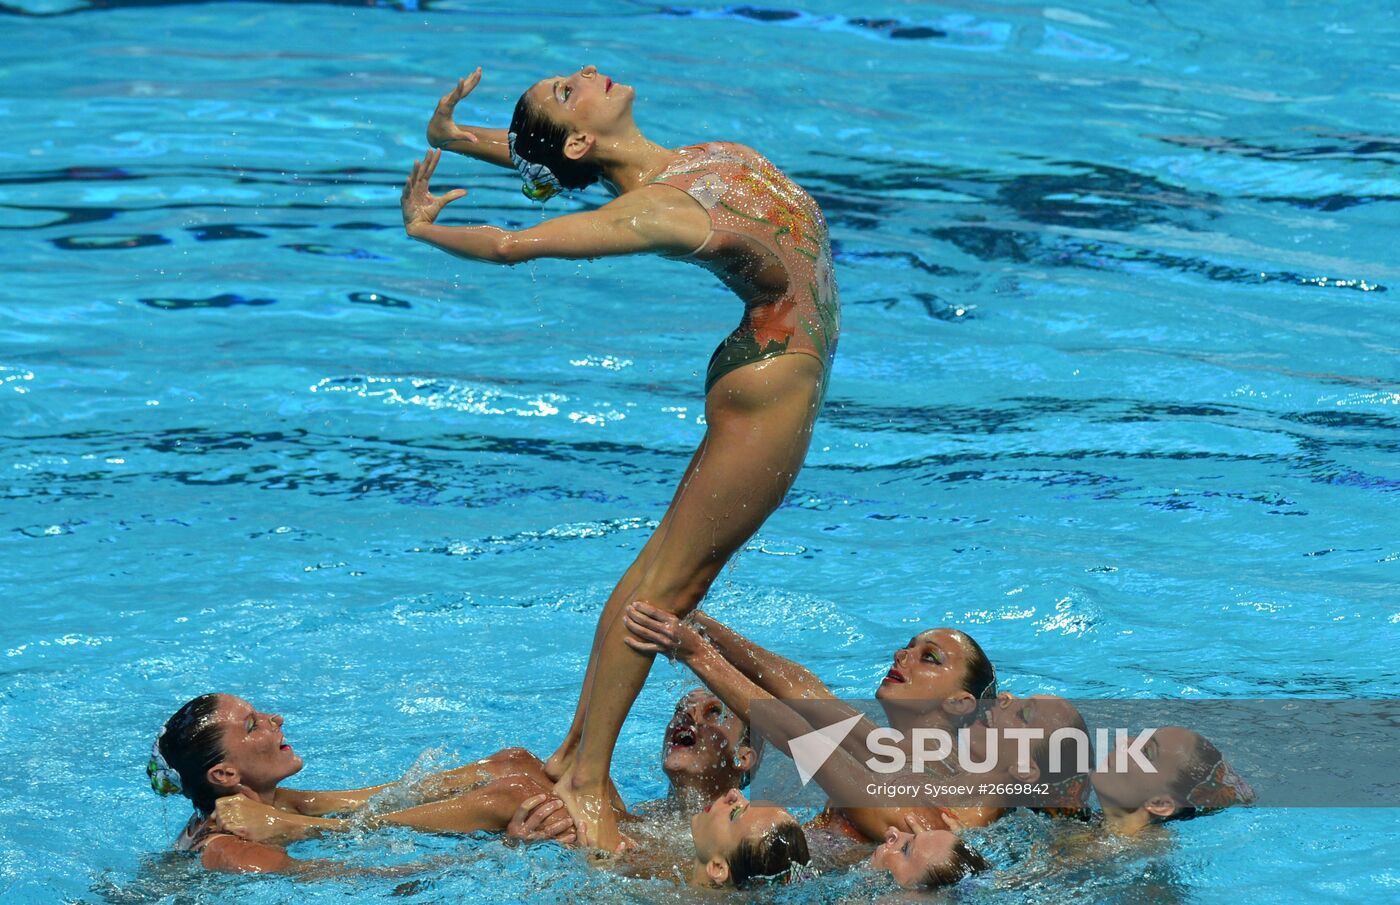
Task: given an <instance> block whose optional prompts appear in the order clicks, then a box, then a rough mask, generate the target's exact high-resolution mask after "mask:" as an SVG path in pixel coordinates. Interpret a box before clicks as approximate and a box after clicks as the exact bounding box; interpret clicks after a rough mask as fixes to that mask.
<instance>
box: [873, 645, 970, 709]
mask: <svg viewBox="0 0 1400 905" xmlns="http://www.w3.org/2000/svg"><path fill="white" fill-rule="evenodd" d="M967 661H968V651H967V646H966V645H965V644H964V643H963V641H962V633H961V632H958V631H956V630H954V629H949V628H936V629H930V630H929V631H926V632H920V633H919V634H917V635H915V636H914V637H913V638H911V639H910V640H909V643H908V644H906V645H905V646H904V647H901V648H899V649H898V650H896V651H895V652H894V664H893V666H891V668H890V671H889V672H888V673H887V674H886V675H885V678H884V679H883V680H882V681H881V682H880V687H879V688H877V689H876V690H875V698H876V699H877V700H879V701H882V702H885V703H893V702H907V703H915V702H921V701H926V702H928V704H929V706H930V707H945V708H946V707H948V706H949V704H950V703H954V704H955V706H954V709H956V710H957V711H958V712H959V713H963V711H966V712H965V714H963V715H965V716H966V718H967V720H968V721H970V720H971V719H972V717H973V716H974V710H975V708H974V707H973V706H972V705H973V704H974V703H975V699H974V698H973V696H972V695H971V694H969V693H968V692H967V691H965V690H964V689H963V684H964V679H965V677H966V676H967ZM957 702H960V703H957Z"/></svg>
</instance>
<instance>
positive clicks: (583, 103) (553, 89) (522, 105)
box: [508, 66, 639, 201]
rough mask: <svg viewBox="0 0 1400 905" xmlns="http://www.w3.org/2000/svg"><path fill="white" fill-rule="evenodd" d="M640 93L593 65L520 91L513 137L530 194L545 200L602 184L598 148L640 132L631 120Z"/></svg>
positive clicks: (517, 165) (512, 148)
mask: <svg viewBox="0 0 1400 905" xmlns="http://www.w3.org/2000/svg"><path fill="white" fill-rule="evenodd" d="M635 96H636V92H635V91H634V90H633V89H632V87H631V86H630V85H623V84H621V83H619V82H614V81H613V80H612V79H611V78H609V77H608V76H605V75H603V74H601V73H599V72H598V70H597V68H595V67H593V66H585V67H583V68H582V69H580V70H579V71H577V72H575V73H574V74H573V75H568V76H563V75H561V76H553V77H551V78H547V79H541V80H540V81H538V82H536V83H535V84H534V85H532V86H531V87H530V88H529V89H528V90H527V91H526V92H525V93H524V94H522V95H520V100H519V101H518V102H517V103H516V105H515V115H514V116H512V117H511V120H510V131H509V133H508V135H509V142H510V153H511V161H512V162H513V163H514V164H515V168H516V170H518V171H519V172H520V178H521V181H522V183H523V185H522V191H524V193H525V196H526V197H527V198H530V199H531V200H533V201H545V200H548V199H549V198H551V197H553V196H554V195H556V194H558V193H559V192H560V191H567V190H570V189H581V188H586V187H588V186H590V185H592V184H593V183H595V182H597V181H598V180H599V179H600V178H601V177H602V168H601V166H600V165H599V161H598V153H599V149H600V148H606V147H607V146H608V143H609V141H610V140H612V139H616V138H618V137H622V136H628V135H632V134H639V133H637V127H636V123H635V122H633V120H632V101H633V99H634V97H635Z"/></svg>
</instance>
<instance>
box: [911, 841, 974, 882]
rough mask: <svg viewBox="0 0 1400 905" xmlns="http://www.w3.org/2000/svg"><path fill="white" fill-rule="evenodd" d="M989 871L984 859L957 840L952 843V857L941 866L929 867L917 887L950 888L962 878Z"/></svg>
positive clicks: (964, 843)
mask: <svg viewBox="0 0 1400 905" xmlns="http://www.w3.org/2000/svg"><path fill="white" fill-rule="evenodd" d="M991 869H992V865H991V864H990V863H989V862H988V861H987V859H986V858H983V857H982V856H981V855H979V854H978V853H977V852H976V850H974V849H972V848H969V847H968V845H967V843H966V842H963V841H962V840H961V839H959V840H958V841H957V842H954V843H953V852H952V856H951V857H949V859H948V860H947V861H946V862H944V863H943V864H935V865H933V866H932V867H930V868H929V869H928V873H926V874H924V876H923V879H921V880H920V881H919V883H918V885H919V887H920V888H923V889H937V888H939V887H940V886H952V885H953V884H954V883H956V882H958V881H959V880H961V879H962V878H963V877H967V876H971V875H972V874H980V873H982V872H983V871H986V870H991Z"/></svg>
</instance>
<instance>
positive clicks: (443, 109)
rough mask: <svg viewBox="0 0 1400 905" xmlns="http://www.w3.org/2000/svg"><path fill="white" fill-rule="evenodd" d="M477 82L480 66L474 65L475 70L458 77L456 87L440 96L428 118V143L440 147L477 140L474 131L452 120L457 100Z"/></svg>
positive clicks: (478, 82) (478, 80)
mask: <svg viewBox="0 0 1400 905" xmlns="http://www.w3.org/2000/svg"><path fill="white" fill-rule="evenodd" d="M479 84H481V67H480V66H478V67H476V71H475V72H473V73H472V74H471V75H469V76H467V77H466V78H464V79H458V80H457V87H455V88H453V89H452V90H451V91H449V92H447V93H446V94H444V95H443V96H442V98H441V99H440V100H439V101H438V103H437V109H436V110H434V111H433V118H432V119H430V120H428V144H429V145H431V146H433V147H434V148H441V147H443V146H444V145H447V144H449V143H451V142H454V141H467V142H472V143H475V142H477V141H478V140H479V139H478V137H477V135H476V133H475V132H470V131H468V130H466V129H463V128H462V127H461V126H459V125H457V123H456V122H455V121H454V120H453V115H454V111H455V110H456V109H457V102H458V101H460V100H461V99H462V98H464V97H466V96H467V95H468V94H471V93H472V89H473V88H475V87H476V86H477V85H479Z"/></svg>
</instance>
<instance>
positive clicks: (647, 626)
mask: <svg viewBox="0 0 1400 905" xmlns="http://www.w3.org/2000/svg"><path fill="white" fill-rule="evenodd" d="M622 622H623V624H624V625H625V626H627V630H628V631H629V632H631V633H632V634H631V635H630V636H627V637H624V638H623V639H622V640H624V641H626V642H627V646H628V647H630V648H632V649H633V650H635V651H640V652H641V653H644V654H663V655H664V656H666V657H668V658H670V659H672V660H680V661H681V662H682V663H688V662H690V659H691V658H692V657H694V656H695V655H696V654H697V653H699V652H700V650H701V648H702V647H703V646H704V645H705V640H704V639H703V638H701V637H700V633H699V632H697V631H695V629H694V628H692V627H691V626H690V625H689V624H687V623H685V622H682V621H681V620H680V618H679V617H678V616H676V615H675V614H674V613H668V612H666V611H665V610H659V609H657V608H656V607H654V606H652V605H651V604H649V603H645V602H643V601H641V600H636V601H633V602H632V603H630V604H628V605H627V610H626V612H625V613H623V616H622Z"/></svg>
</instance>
